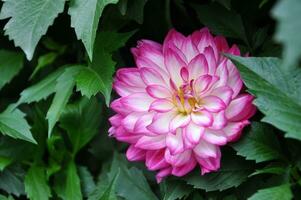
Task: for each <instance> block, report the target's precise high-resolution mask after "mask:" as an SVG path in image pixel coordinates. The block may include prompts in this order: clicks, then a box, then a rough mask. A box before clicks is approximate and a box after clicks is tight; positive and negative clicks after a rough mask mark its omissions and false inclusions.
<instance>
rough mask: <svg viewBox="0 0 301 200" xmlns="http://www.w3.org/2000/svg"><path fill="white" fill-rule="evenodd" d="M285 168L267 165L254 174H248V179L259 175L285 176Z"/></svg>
mask: <svg viewBox="0 0 301 200" xmlns="http://www.w3.org/2000/svg"><path fill="white" fill-rule="evenodd" d="M286 171H287V167H284V166H281V165H268V166H266V167H264V168H262V169H257V170H256V171H255V172H254V173H252V174H250V175H249V177H251V176H255V175H260V174H277V175H281V174H285V172H286Z"/></svg>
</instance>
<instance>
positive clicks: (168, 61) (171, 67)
mask: <svg viewBox="0 0 301 200" xmlns="http://www.w3.org/2000/svg"><path fill="white" fill-rule="evenodd" d="M164 57H165V66H166V69H167V71H168V73H169V75H170V77H171V79H172V80H173V82H174V83H175V84H176V86H177V87H179V86H181V85H182V83H183V81H182V78H181V75H180V71H181V68H182V67H185V66H186V63H185V62H184V61H183V60H182V59H181V58H180V56H178V54H176V53H175V52H174V51H173V50H171V49H168V50H166V53H165V54H164Z"/></svg>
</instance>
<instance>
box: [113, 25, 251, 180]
mask: <svg viewBox="0 0 301 200" xmlns="http://www.w3.org/2000/svg"><path fill="white" fill-rule="evenodd" d="M132 53H133V55H134V58H135V61H136V65H137V67H134V68H122V69H119V70H118V71H117V74H116V78H115V81H114V85H113V88H114V89H115V91H116V92H117V93H118V94H119V95H120V96H121V97H120V98H119V99H116V100H115V101H113V102H112V104H111V108H112V109H113V110H114V111H115V112H116V113H117V114H116V115H114V116H113V117H111V118H110V122H111V124H112V127H111V128H110V130H109V132H110V135H111V136H114V137H115V138H116V139H117V140H119V141H122V142H126V143H129V144H130V146H129V148H128V150H127V152H126V156H127V158H128V160H130V161H145V164H146V166H147V168H148V169H149V170H156V171H158V173H157V175H156V178H157V181H158V182H160V181H161V180H162V178H163V177H165V176H168V175H174V176H183V175H185V174H187V173H188V172H190V171H191V170H193V169H194V168H195V167H196V166H199V167H200V168H201V172H202V174H205V173H207V172H211V171H216V170H217V169H219V167H220V159H221V152H220V146H223V145H225V144H227V143H228V142H231V141H234V140H236V139H238V138H239V136H240V134H241V132H242V129H243V128H244V127H245V126H246V125H248V124H249V121H248V119H249V118H250V117H251V116H252V115H253V114H254V113H255V107H254V106H253V105H252V100H253V96H251V95H250V94H245V93H243V94H242V93H240V92H241V89H242V86H243V83H242V80H241V77H240V75H239V72H238V70H237V69H236V67H235V66H234V65H233V63H232V62H231V61H230V60H229V59H227V58H226V57H224V56H223V54H222V53H228V54H233V55H240V51H239V49H238V48H237V46H236V45H233V46H232V47H231V48H229V46H228V43H227V41H226V40H225V38H224V37H221V36H216V37H213V36H212V35H211V34H210V32H209V30H208V29H207V28H203V29H201V30H200V31H196V32H194V33H192V35H189V36H187V37H185V36H183V35H182V34H180V33H178V32H176V31H175V30H171V31H170V32H169V33H168V35H167V36H166V38H165V40H164V43H163V45H161V44H158V43H156V42H153V41H150V40H141V41H139V42H138V45H137V47H136V48H133V49H132Z"/></svg>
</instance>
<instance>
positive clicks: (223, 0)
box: [212, 0, 231, 10]
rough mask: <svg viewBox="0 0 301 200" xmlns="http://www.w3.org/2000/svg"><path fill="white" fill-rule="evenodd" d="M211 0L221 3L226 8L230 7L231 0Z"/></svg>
mask: <svg viewBox="0 0 301 200" xmlns="http://www.w3.org/2000/svg"><path fill="white" fill-rule="evenodd" d="M212 1H216V2H218V3H219V4H221V5H222V6H224V7H225V8H227V9H228V10H230V9H231V0H212Z"/></svg>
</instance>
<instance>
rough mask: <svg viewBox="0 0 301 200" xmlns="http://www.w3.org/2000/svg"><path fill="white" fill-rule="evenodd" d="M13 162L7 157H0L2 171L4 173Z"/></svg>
mask: <svg viewBox="0 0 301 200" xmlns="http://www.w3.org/2000/svg"><path fill="white" fill-rule="evenodd" d="M12 161H13V160H12V159H11V158H9V157H6V156H0V171H3V170H4V169H5V168H6V167H7V166H8V165H9V164H10V163H11V162H12Z"/></svg>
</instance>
